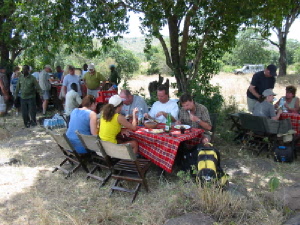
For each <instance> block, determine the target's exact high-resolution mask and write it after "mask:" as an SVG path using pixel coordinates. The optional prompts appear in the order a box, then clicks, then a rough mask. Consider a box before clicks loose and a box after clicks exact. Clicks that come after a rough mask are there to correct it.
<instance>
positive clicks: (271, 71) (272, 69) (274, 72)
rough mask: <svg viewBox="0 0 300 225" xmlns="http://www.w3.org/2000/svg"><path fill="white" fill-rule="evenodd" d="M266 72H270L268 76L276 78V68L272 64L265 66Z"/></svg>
mask: <svg viewBox="0 0 300 225" xmlns="http://www.w3.org/2000/svg"><path fill="white" fill-rule="evenodd" d="M267 70H269V71H270V74H271V75H272V76H273V77H274V76H277V73H276V70H277V67H276V66H275V65H273V64H270V65H268V66H267Z"/></svg>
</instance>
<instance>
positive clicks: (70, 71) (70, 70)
mask: <svg viewBox="0 0 300 225" xmlns="http://www.w3.org/2000/svg"><path fill="white" fill-rule="evenodd" d="M68 69H69V74H70V75H75V67H74V66H71V65H70V66H69V68H68Z"/></svg>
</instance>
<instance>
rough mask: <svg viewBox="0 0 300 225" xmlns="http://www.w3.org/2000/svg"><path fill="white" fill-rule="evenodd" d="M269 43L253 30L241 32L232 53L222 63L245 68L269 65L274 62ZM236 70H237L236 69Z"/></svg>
mask: <svg viewBox="0 0 300 225" xmlns="http://www.w3.org/2000/svg"><path fill="white" fill-rule="evenodd" d="M267 46H268V44H267V42H266V41H265V40H263V38H262V37H261V36H260V34H259V33H258V32H255V31H254V30H253V29H247V30H245V31H241V32H240V33H239V35H238V37H237V41H236V45H235V47H234V48H233V49H232V50H231V53H229V52H228V53H226V54H225V55H224V56H223V58H222V61H223V63H224V64H226V65H232V66H243V65H244V64H268V63H270V62H271V61H273V60H272V58H271V55H272V54H271V52H272V51H270V50H267V49H266V47H267ZM235 69H236V68H235Z"/></svg>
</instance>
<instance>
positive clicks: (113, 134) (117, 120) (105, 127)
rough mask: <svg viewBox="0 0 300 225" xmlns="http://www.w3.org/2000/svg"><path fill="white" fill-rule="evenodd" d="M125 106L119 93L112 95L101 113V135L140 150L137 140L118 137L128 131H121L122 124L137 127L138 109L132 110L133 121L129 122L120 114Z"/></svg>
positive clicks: (131, 128) (127, 126)
mask: <svg viewBox="0 0 300 225" xmlns="http://www.w3.org/2000/svg"><path fill="white" fill-rule="evenodd" d="M122 106H123V100H122V98H121V97H120V96H119V95H113V96H112V97H110V99H109V101H108V104H106V105H105V106H104V107H103V109H102V113H101V118H100V131H99V137H100V138H101V140H103V141H109V142H112V143H115V144H125V143H129V144H130V145H131V147H132V149H133V151H134V153H137V152H138V143H137V141H135V140H124V139H122V138H119V137H117V136H118V134H119V133H121V134H122V136H124V135H126V131H121V126H124V127H125V128H127V129H130V130H133V131H135V130H136V129H137V121H136V113H137V112H138V109H137V108H135V109H133V110H132V118H133V120H132V123H130V122H128V121H127V120H126V118H125V117H124V116H123V115H121V114H120V112H121V109H122Z"/></svg>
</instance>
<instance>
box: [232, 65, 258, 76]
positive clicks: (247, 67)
mask: <svg viewBox="0 0 300 225" xmlns="http://www.w3.org/2000/svg"><path fill="white" fill-rule="evenodd" d="M262 70H264V65H262V64H257V65H250V64H245V65H244V66H243V68H242V69H236V70H234V71H233V72H234V74H245V73H256V72H258V71H262Z"/></svg>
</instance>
